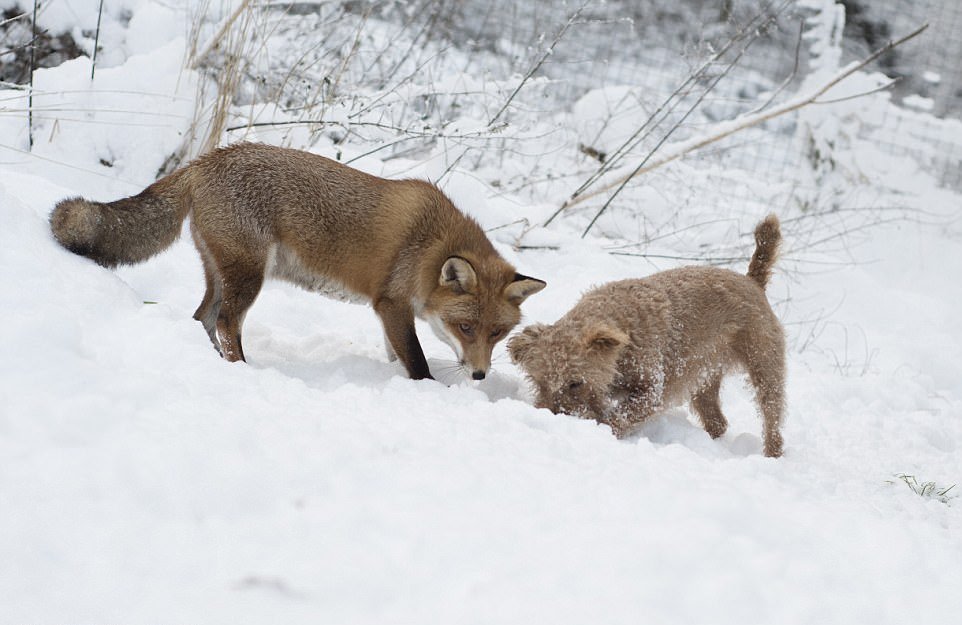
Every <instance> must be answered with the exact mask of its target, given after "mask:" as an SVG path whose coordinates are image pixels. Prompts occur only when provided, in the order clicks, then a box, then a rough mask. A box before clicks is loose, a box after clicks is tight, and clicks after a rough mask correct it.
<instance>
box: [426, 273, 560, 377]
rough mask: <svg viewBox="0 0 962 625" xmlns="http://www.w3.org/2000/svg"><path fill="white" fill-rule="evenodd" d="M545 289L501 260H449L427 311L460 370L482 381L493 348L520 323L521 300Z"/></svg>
mask: <svg viewBox="0 0 962 625" xmlns="http://www.w3.org/2000/svg"><path fill="white" fill-rule="evenodd" d="M544 287H545V282H544V281H542V280H537V279H535V278H529V277H528V276H523V275H521V274H519V273H517V272H515V270H514V268H513V267H511V265H509V264H508V263H507V262H505V261H504V260H503V259H501V258H494V259H484V260H482V261H476V262H474V263H472V262H471V261H469V260H468V259H467V258H463V257H461V256H451V257H449V258H448V259H447V260H445V261H444V264H443V265H442V267H441V275H440V276H439V277H438V284H437V286H436V287H435V288H434V290H433V292H432V293H431V294H430V295H429V297H428V298H427V301H425V303H424V310H423V313H424V317H425V319H427V321H428V323H430V324H431V329H432V330H433V331H434V333H435V334H436V335H437V336H438V338H440V339H441V340H442V341H444V342H445V343H447V344H448V345H450V346H451V349H453V350H454V353H455V354H456V355H457V357H458V361H459V362H460V364H461V366H462V367H464V368H465V369H466V370H467V371H469V372H470V374H471V377H472V378H473V379H475V380H483V379H484V377H485V376H486V375H487V373H488V369H490V368H491V351H492V350H493V349H494V346H495V344H497V343H498V341H500V340H502V339H503V338H505V337H506V336H507V335H508V333H509V332H510V331H511V329H512V328H514V326H516V325H517V324H518V322H519V321H520V320H521V309H520V306H521V302H523V301H524V300H525V299H527V298H528V296H529V295H532V294H533V293H537V292H538V291H540V290H541V289H543V288H544Z"/></svg>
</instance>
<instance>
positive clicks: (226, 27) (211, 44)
mask: <svg viewBox="0 0 962 625" xmlns="http://www.w3.org/2000/svg"><path fill="white" fill-rule="evenodd" d="M250 3H251V0H243V1H242V2H241V3H240V5H239V6H238V7H237V8H236V9H234V12H233V13H231V15H230V17H228V18H227V21H226V22H224V24H223V26H221V27H220V30H218V31H217V34H216V35H214V36H213V37H211V39H210V41H208V42H207V45H205V46H204V49H203V50H201V51H200V53H199V54H198V55H197V56H195V57H194V58H193V59H192V60H191V63H190V68H191V69H197V68H198V67H199V66H200V64H201V63H203V62H204V60H205V59H206V58H207V55H208V54H210V53H211V50H213V49H214V48H216V47H217V46H218V45H219V44H220V40H221V39H223V38H224V36H225V35H226V34H227V33H228V31H230V28H231V26H232V25H233V24H234V22H235V21H237V18H238V17H240V16H241V14H242V13H243V12H244V11H245V10H246V9H247V6H248V5H249V4H250Z"/></svg>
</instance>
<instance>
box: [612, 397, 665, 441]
mask: <svg viewBox="0 0 962 625" xmlns="http://www.w3.org/2000/svg"><path fill="white" fill-rule="evenodd" d="M656 403H657V402H656V401H655V397H654V395H653V394H652V393H651V392H648V391H645V390H640V389H634V390H631V391H628V392H627V393H626V394H625V395H624V396H622V397H621V399H620V400H619V401H617V402H615V403H614V405H613V406H612V407H611V409H610V410H609V411H608V414H607V416H606V418H605V421H604V422H605V423H607V424H608V425H609V426H611V431H612V432H613V433H614V435H615V436H616V437H618V438H624V437H625V436H627V435H628V434H630V433H631V431H632V430H634V429H635V427H637V426H638V425H639V424H641V423H642V422H643V421H645V420H646V419H648V417H650V416H651V415H652V414H654V412H655V409H656Z"/></svg>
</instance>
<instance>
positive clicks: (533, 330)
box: [508, 323, 548, 364]
mask: <svg viewBox="0 0 962 625" xmlns="http://www.w3.org/2000/svg"><path fill="white" fill-rule="evenodd" d="M547 329H548V326H546V325H544V324H543V323H536V324H534V325H530V326H528V327H526V328H525V329H524V330H522V331H521V332H520V333H519V334H515V335H514V336H512V337H511V339H510V340H509V341H508V354H509V355H510V356H511V362H513V363H514V364H520V363H521V362H523V361H524V359H525V357H527V355H528V353H529V351H530V350H531V348H532V347H533V346H534V345H535V344H536V343H537V342H538V341H540V340H541V335H542V334H544V331H545V330H547Z"/></svg>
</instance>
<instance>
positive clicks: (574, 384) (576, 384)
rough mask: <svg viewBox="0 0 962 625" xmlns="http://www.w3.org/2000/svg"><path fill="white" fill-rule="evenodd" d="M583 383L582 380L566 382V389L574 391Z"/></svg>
mask: <svg viewBox="0 0 962 625" xmlns="http://www.w3.org/2000/svg"><path fill="white" fill-rule="evenodd" d="M583 384H584V382H568V390H569V391H576V390H578V389H579V388H581V386H582V385H583Z"/></svg>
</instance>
